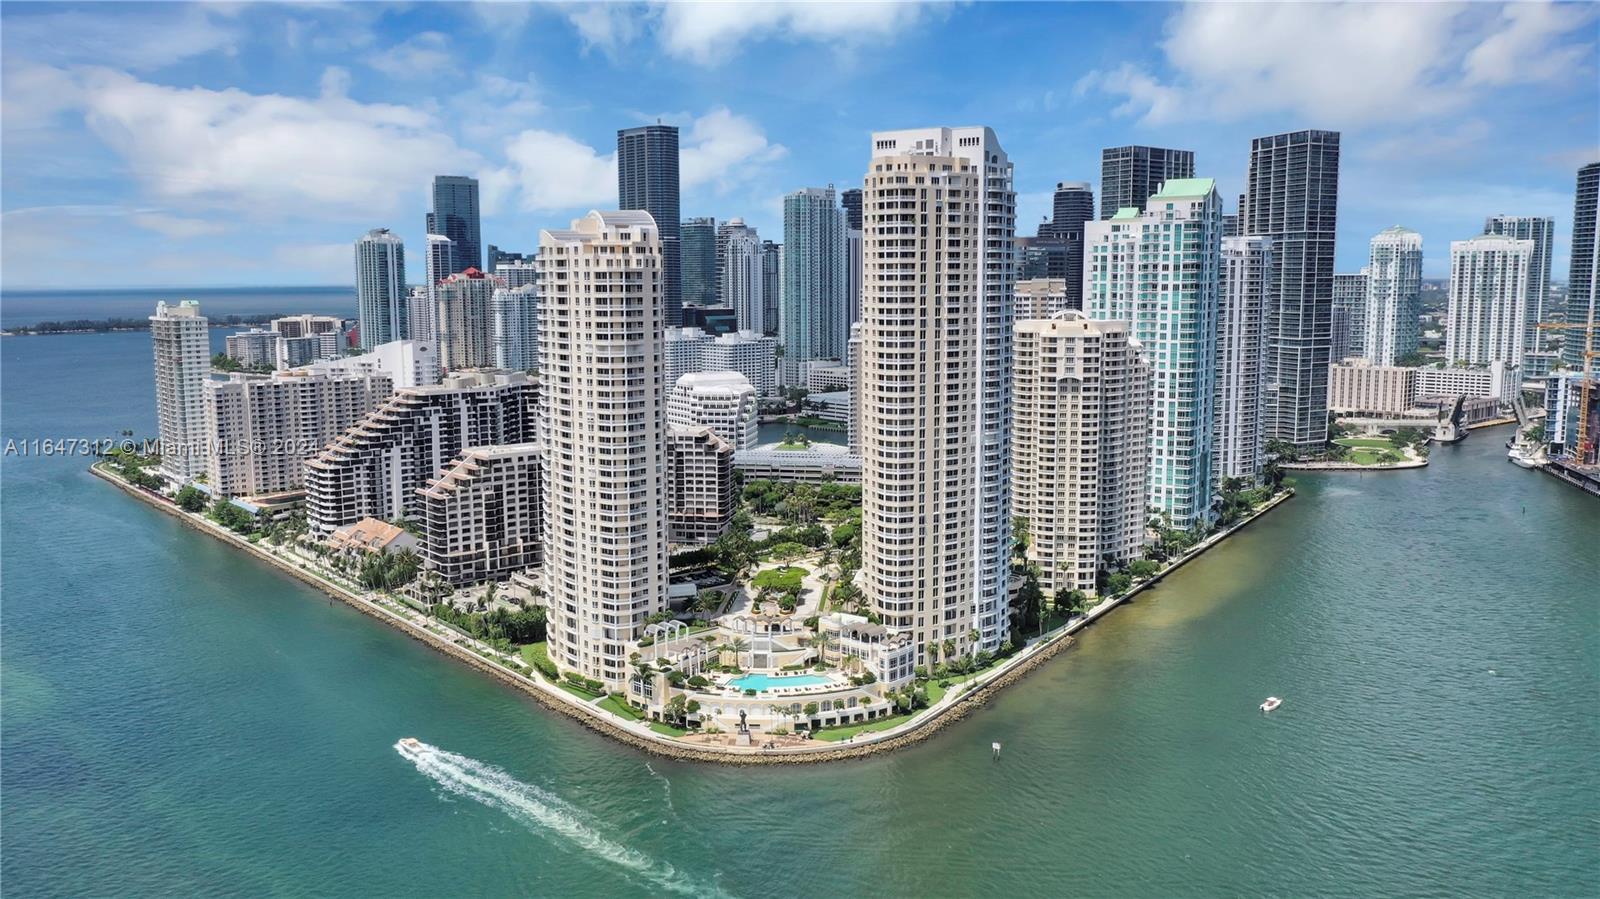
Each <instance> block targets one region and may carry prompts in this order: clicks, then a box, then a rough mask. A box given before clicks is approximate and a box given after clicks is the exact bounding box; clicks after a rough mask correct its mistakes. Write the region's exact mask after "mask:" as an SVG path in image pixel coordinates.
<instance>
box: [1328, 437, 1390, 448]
mask: <svg viewBox="0 0 1600 899" xmlns="http://www.w3.org/2000/svg"><path fill="white" fill-rule="evenodd" d="M1333 442H1334V443H1337V444H1339V445H1340V446H1350V447H1356V446H1365V447H1371V448H1373V449H1389V448H1390V447H1392V446H1394V444H1392V443H1390V442H1389V440H1388V438H1386V437H1340V438H1338V439H1337V440H1335V441H1333Z"/></svg>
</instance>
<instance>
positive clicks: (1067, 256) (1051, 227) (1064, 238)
mask: <svg viewBox="0 0 1600 899" xmlns="http://www.w3.org/2000/svg"><path fill="white" fill-rule="evenodd" d="M1051 212H1052V215H1051V217H1050V221H1049V222H1048V223H1046V224H1043V225H1040V226H1039V240H1040V242H1049V243H1053V244H1059V245H1060V249H1059V251H1057V252H1054V253H1048V254H1047V255H1048V256H1051V257H1055V258H1058V259H1059V260H1060V262H1059V270H1057V267H1056V266H1055V265H1051V266H1049V269H1050V270H1049V273H1048V274H1047V277H1051V278H1061V279H1063V280H1065V281H1066V282H1067V308H1068V309H1082V308H1083V223H1084V222H1088V221H1093V220H1094V190H1093V189H1092V188H1090V187H1089V183H1088V182H1087V181H1062V182H1059V183H1058V184H1056V193H1055V197H1054V202H1053V203H1052V208H1051Z"/></svg>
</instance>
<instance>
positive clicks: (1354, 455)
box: [1346, 449, 1405, 465]
mask: <svg viewBox="0 0 1600 899" xmlns="http://www.w3.org/2000/svg"><path fill="white" fill-rule="evenodd" d="M1384 456H1388V457H1389V458H1388V459H1385V458H1384ZM1346 458H1348V459H1349V461H1351V462H1354V463H1356V464H1357V465H1378V464H1380V463H1394V462H1404V461H1405V457H1404V456H1402V455H1401V454H1400V453H1398V452H1395V451H1394V450H1389V449H1383V450H1372V449H1356V450H1351V451H1350V455H1349V456H1347V457H1346Z"/></svg>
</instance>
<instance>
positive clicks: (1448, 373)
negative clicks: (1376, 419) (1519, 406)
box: [1416, 360, 1522, 404]
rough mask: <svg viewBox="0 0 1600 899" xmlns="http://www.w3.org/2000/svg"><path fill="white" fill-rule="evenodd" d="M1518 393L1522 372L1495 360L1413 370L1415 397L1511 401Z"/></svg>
mask: <svg viewBox="0 0 1600 899" xmlns="http://www.w3.org/2000/svg"><path fill="white" fill-rule="evenodd" d="M1521 390H1522V370H1521V369H1520V368H1518V367H1517V366H1515V365H1507V364H1506V363H1504V362H1501V361H1499V360H1495V361H1493V362H1490V363H1489V364H1488V365H1480V366H1460V365H1450V366H1441V365H1428V366H1424V367H1422V368H1419V369H1417V387H1416V395H1417V396H1463V397H1468V398H1471V397H1479V396H1489V397H1494V398H1496V399H1498V400H1499V401H1500V402H1502V403H1506V404H1510V403H1511V402H1513V401H1515V400H1516V398H1517V394H1518V393H1520V392H1521Z"/></svg>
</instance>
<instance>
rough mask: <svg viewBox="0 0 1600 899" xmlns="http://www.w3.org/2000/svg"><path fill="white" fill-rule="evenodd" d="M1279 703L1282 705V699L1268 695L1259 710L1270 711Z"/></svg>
mask: <svg viewBox="0 0 1600 899" xmlns="http://www.w3.org/2000/svg"><path fill="white" fill-rule="evenodd" d="M1280 705H1283V700H1281V699H1279V698H1278V697H1276V696H1268V697H1267V701H1266V702H1263V703H1262V704H1261V711H1263V712H1270V711H1272V710H1273V709H1275V708H1277V707H1278V706H1280Z"/></svg>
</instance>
